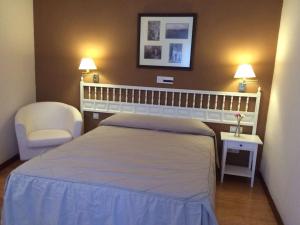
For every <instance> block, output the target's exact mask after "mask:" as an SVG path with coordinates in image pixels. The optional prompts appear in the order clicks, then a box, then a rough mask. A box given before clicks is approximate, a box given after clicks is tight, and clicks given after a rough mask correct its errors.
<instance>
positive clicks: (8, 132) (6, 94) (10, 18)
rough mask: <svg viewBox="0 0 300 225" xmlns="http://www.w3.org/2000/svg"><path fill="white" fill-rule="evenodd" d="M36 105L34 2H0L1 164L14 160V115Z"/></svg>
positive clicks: (15, 144)
mask: <svg viewBox="0 0 300 225" xmlns="http://www.w3.org/2000/svg"><path fill="white" fill-rule="evenodd" d="M34 101H35V70H34V36H33V2H32V0H18V1H15V0H0V164H1V163H3V162H4V161H6V160H7V159H9V158H11V157H12V156H14V155H15V154H16V153H17V152H18V149H17V142H16V138H15V133H14V115H15V113H16V111H17V109H18V108H19V107H20V106H22V105H25V104H27V103H31V102H34Z"/></svg>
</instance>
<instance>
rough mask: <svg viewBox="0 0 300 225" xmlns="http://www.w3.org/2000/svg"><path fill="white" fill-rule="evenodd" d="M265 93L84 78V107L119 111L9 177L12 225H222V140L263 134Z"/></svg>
mask: <svg viewBox="0 0 300 225" xmlns="http://www.w3.org/2000/svg"><path fill="white" fill-rule="evenodd" d="M260 96H261V93H260V88H259V89H258V92H257V93H237V92H218V91H199V90H184V89H171V88H154V87H138V86H126V85H111V84H91V83H85V82H83V81H81V82H80V108H81V112H82V113H84V112H101V113H102V112H103V113H117V114H115V115H114V116H112V117H110V118H108V119H106V120H104V121H102V122H101V125H100V126H99V127H97V128H96V129H94V130H92V131H90V132H88V133H87V134H85V135H83V136H81V137H79V138H77V139H75V140H73V141H72V142H70V143H67V144H65V145H63V146H61V147H58V148H56V149H54V150H52V151H50V152H47V153H45V154H43V155H41V156H38V157H36V158H34V159H32V160H30V161H28V162H26V163H24V164H23V165H21V166H20V167H18V168H17V169H15V170H14V171H12V173H11V174H10V177H9V178H8V179H7V183H6V189H5V195H4V207H3V211H2V213H3V214H2V215H3V216H2V224H3V225H60V224H63V225H217V220H216V216H215V213H214V195H215V163H216V162H217V161H218V160H216V159H215V157H216V156H217V154H215V145H214V143H215V141H214V140H215V139H214V133H213V131H212V130H211V129H210V128H209V127H207V126H206V125H205V124H204V123H202V122H201V121H204V122H212V123H220V124H235V123H236V120H235V117H234V114H235V113H236V112H242V113H244V114H245V118H244V119H243V122H242V124H241V125H244V126H250V127H252V128H253V129H252V133H256V127H257V119H258V112H259V103H260Z"/></svg>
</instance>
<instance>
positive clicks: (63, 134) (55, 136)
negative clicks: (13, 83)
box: [15, 102, 82, 160]
mask: <svg viewBox="0 0 300 225" xmlns="http://www.w3.org/2000/svg"><path fill="white" fill-rule="evenodd" d="M15 129H16V135H17V140H18V146H19V152H20V159H21V160H27V159H31V158H32V157H34V156H37V155H39V154H41V153H44V152H46V151H48V150H50V149H52V148H55V147H57V146H59V145H61V144H64V143H66V142H68V141H71V140H72V139H74V138H76V137H78V136H80V135H81V131H82V117H81V114H80V112H79V111H78V110H77V109H76V108H74V107H73V106H70V105H67V104H64V103H60V102H38V103H33V104H30V105H27V106H24V107H22V108H21V109H20V110H19V111H18V112H17V114H16V117H15Z"/></svg>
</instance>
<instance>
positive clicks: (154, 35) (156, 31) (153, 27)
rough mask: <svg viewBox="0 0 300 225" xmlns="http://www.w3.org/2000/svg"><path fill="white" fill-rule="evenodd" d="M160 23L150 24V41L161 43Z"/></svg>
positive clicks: (151, 22)
mask: <svg viewBox="0 0 300 225" xmlns="http://www.w3.org/2000/svg"><path fill="white" fill-rule="evenodd" d="M159 37H160V21H149V22H148V41H159Z"/></svg>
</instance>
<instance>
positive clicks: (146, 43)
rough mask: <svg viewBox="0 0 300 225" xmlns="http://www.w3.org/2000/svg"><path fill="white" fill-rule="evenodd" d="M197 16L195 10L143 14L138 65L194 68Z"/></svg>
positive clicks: (141, 16)
mask: <svg viewBox="0 0 300 225" xmlns="http://www.w3.org/2000/svg"><path fill="white" fill-rule="evenodd" d="M196 19H197V15H196V14H194V13H185V14H178V13H172V14H161V13H160V14H157V13H142V14H139V16H138V32H137V34H138V37H137V40H138V43H137V47H138V49H137V67H143V68H165V69H180V70H191V69H192V57H193V39H194V34H195V24H196Z"/></svg>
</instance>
